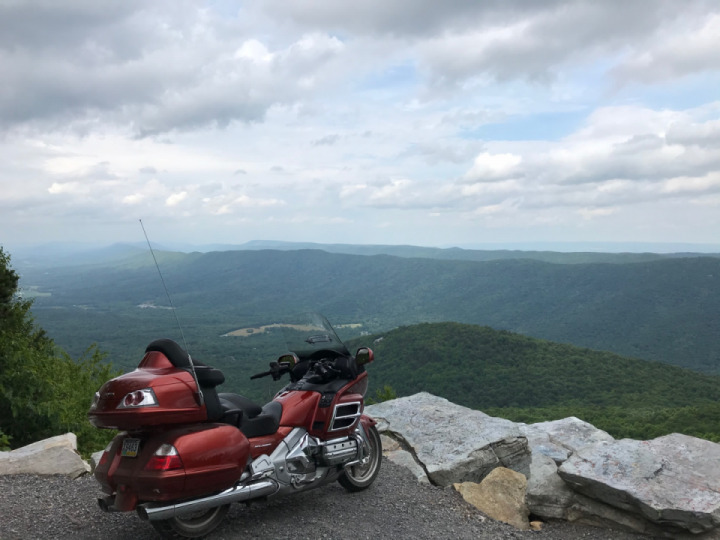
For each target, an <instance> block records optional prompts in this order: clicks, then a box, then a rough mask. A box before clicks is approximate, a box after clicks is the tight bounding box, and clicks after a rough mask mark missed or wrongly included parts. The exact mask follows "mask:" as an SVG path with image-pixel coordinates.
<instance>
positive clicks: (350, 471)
mask: <svg viewBox="0 0 720 540" xmlns="http://www.w3.org/2000/svg"><path fill="white" fill-rule="evenodd" d="M367 436H368V441H369V442H370V448H369V453H368V455H367V456H365V459H363V460H362V462H360V463H358V464H357V465H353V466H352V467H348V468H346V469H345V470H344V471H343V473H342V474H341V475H340V477H339V478H338V482H340V485H341V486H342V487H344V488H345V489H347V490H348V491H362V490H363V489H367V488H369V487H370V485H371V484H372V483H373V482H374V481H375V478H377V475H378V473H379V472H380V462H381V460H382V443H381V442H380V433H378V430H377V429H376V428H375V426H370V429H368V430H367Z"/></svg>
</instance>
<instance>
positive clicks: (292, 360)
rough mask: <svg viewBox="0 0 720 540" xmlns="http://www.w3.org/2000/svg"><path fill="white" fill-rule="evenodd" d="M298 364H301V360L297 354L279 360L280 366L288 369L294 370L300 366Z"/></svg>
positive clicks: (283, 356)
mask: <svg viewBox="0 0 720 540" xmlns="http://www.w3.org/2000/svg"><path fill="white" fill-rule="evenodd" d="M298 362H300V359H299V358H298V357H297V355H296V354H295V353H290V354H283V355H282V356H281V357H280V358H278V364H280V365H281V366H286V367H287V368H288V369H292V368H294V367H295V366H296V365H298Z"/></svg>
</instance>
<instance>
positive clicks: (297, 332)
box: [282, 313, 350, 360]
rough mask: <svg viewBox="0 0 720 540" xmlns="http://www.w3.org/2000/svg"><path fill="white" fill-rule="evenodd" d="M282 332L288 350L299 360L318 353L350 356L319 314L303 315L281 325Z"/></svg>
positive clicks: (328, 324)
mask: <svg viewBox="0 0 720 540" xmlns="http://www.w3.org/2000/svg"><path fill="white" fill-rule="evenodd" d="M282 330H283V335H284V337H285V343H286V345H287V348H288V350H289V351H290V352H293V353H295V354H296V355H297V356H298V358H299V359H300V360H305V359H307V358H310V357H313V355H314V354H315V353H318V352H319V351H333V352H335V353H337V354H339V355H342V356H350V353H349V352H348V350H347V347H345V345H344V344H343V342H342V341H340V338H339V337H338V336H337V334H336V333H335V330H333V327H332V326H331V325H330V323H329V322H328V320H327V319H326V318H325V317H323V316H322V315H320V314H319V313H305V314H303V315H301V316H300V317H298V318H297V319H294V320H293V322H292V323H286V324H283V325H282Z"/></svg>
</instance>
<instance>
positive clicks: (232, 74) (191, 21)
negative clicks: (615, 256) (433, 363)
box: [0, 0, 720, 248]
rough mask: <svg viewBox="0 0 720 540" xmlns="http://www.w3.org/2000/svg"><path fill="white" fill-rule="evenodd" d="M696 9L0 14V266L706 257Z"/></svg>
mask: <svg viewBox="0 0 720 540" xmlns="http://www.w3.org/2000/svg"><path fill="white" fill-rule="evenodd" d="M718 51H720V2H717V1H716V0H710V1H702V0H682V1H680V0H622V1H620V0H603V1H602V2H598V1H596V0H575V1H571V0H534V1H532V2H530V1H520V0H503V1H501V0H485V1H482V2H481V1H478V0H446V1H444V2H438V1H437V0H363V1H362V2H338V1H337V0H293V1H288V0H256V1H235V2H233V1H229V0H228V1H225V0H217V1H204V2H203V1H195V0H193V1H190V0H153V1H152V2H148V1H145V0H122V1H104V2H97V1H96V0H63V1H62V2H57V1H56V0H0V245H5V246H6V248H8V247H9V248H12V246H15V245H23V244H28V243H30V244H43V243H50V242H60V241H62V242H82V243H93V244H105V245H107V244H111V243H115V242H138V241H143V240H144V236H143V232H142V229H141V227H140V224H139V220H142V223H143V225H144V227H145V229H146V231H147V233H148V235H149V237H150V238H151V240H152V241H153V242H157V243H162V242H171V241H172V242H183V243H188V244H209V243H230V244H240V243H244V242H247V241H251V240H280V241H302V242H320V243H352V244H413V245H423V246H441V247H446V246H476V245H480V244H499V245H503V244H506V245H517V244H520V243H523V244H528V243H544V244H545V245H548V244H557V245H560V244H563V243H565V244H568V243H574V244H577V243H638V244H642V243H646V244H647V243H674V244H682V243H691V244H698V245H703V244H704V245H713V246H715V247H717V246H720V53H718Z"/></svg>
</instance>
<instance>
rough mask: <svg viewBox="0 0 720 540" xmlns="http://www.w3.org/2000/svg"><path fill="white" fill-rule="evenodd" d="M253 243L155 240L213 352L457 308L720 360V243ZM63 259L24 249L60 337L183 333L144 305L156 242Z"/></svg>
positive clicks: (642, 348)
mask: <svg viewBox="0 0 720 540" xmlns="http://www.w3.org/2000/svg"><path fill="white" fill-rule="evenodd" d="M247 247H248V248H250V249H244V250H233V251H213V252H207V253H201V252H193V253H181V252H168V251H157V250H156V255H157V258H158V261H159V263H160V267H161V270H162V273H163V275H164V279H165V281H166V283H167V286H168V289H169V292H170V293H171V295H172V299H173V302H174V304H175V306H176V307H177V313H178V316H179V318H180V320H181V322H183V324H184V325H187V327H186V328H185V330H186V333H187V334H189V340H190V341H193V342H194V346H196V347H198V346H199V347H200V348H201V350H206V351H208V354H210V353H213V354H224V355H234V353H233V351H232V346H231V345H227V343H223V345H222V346H220V345H218V343H219V341H221V340H218V339H217V338H218V336H220V335H222V334H224V333H226V332H228V331H230V330H232V329H235V328H237V327H241V326H243V325H246V324H247V325H250V324H256V323H267V322H272V321H273V320H277V319H278V318H280V317H283V316H284V315H286V314H287V313H290V312H297V311H308V310H311V311H320V312H322V313H324V314H325V315H326V316H327V317H328V318H329V319H330V320H331V321H332V322H333V323H359V324H361V325H362V326H361V329H360V331H364V332H368V333H375V332H381V331H385V330H388V329H391V328H393V327H396V326H403V325H409V324H415V323H420V322H439V321H456V322H463V323H471V324H479V325H486V326H490V327H492V328H495V329H498V330H510V331H513V332H518V333H521V334H524V335H527V336H531V337H536V338H542V339H548V340H552V341H558V342H563V343H571V344H574V345H578V346H582V347H589V348H593V349H599V350H606V351H612V352H616V353H618V354H622V355H626V356H632V357H637V358H642V359H646V360H654V361H661V362H664V363H668V364H674V365H678V366H683V367H689V368H691V369H694V370H697V371H702V372H706V373H720V349H719V348H718V346H717V338H716V336H718V335H720V317H718V316H717V315H718V313H720V281H719V280H720V258H719V257H718V256H717V255H713V254H653V253H593V252H585V253H561V252H540V251H538V252H521V251H504V250H496V251H480V250H462V249H457V248H455V249H438V248H423V247H414V246H342V245H334V246H319V247H322V248H323V249H292V248H293V247H297V246H294V245H287V244H283V245H276V246H275V247H281V248H283V249H272V250H270V249H261V248H263V247H264V245H258V244H251V245H250V246H247ZM254 248H257V249H254ZM331 251H336V252H331ZM339 251H344V252H343V253H340V252H339ZM347 252H352V253H347ZM358 253H361V254H358ZM390 253H392V254H390ZM56 261H57V265H58V266H59V267H56V268H52V269H49V268H48V266H47V264H38V263H33V262H32V260H28V259H22V258H21V259H20V260H19V261H18V260H17V259H14V263H15V264H16V266H17V267H18V269H19V271H20V272H21V273H22V274H23V278H22V282H21V284H22V286H23V287H25V288H26V289H27V290H28V291H29V292H30V291H35V292H40V293H45V294H46V296H39V297H38V298H37V300H36V303H35V307H34V313H35V315H36V317H37V318H38V321H39V323H40V324H41V325H42V326H43V327H44V328H46V330H48V332H49V333H50V334H51V336H52V337H54V338H55V339H56V340H57V341H58V343H59V344H60V345H61V346H64V347H67V348H68V349H69V350H71V352H74V353H77V352H78V350H79V348H80V347H86V346H87V344H89V343H92V342H97V343H99V344H100V346H101V348H103V349H105V350H108V351H110V352H111V353H112V354H113V355H115V356H116V357H118V358H120V359H121V361H120V363H121V364H123V363H128V364H130V363H131V362H132V361H136V360H135V358H136V357H133V356H132V355H134V354H136V353H137V351H136V350H130V351H129V350H128V345H127V343H128V340H129V339H134V340H136V341H138V347H140V346H141V345H144V344H145V343H146V342H145V339H146V338H147V340H148V341H149V340H150V339H152V338H154V337H156V336H157V333H158V332H166V331H169V332H173V331H174V332H175V333H176V334H177V331H176V330H173V326H174V324H175V321H174V319H172V318H171V316H170V315H169V314H159V313H158V311H157V310H148V309H141V308H138V306H140V305H145V306H148V305H151V306H158V307H162V306H165V307H167V305H168V300H167V297H166V295H165V292H164V290H163V288H162V284H161V282H160V280H159V278H158V274H157V271H156V269H155V268H154V266H153V260H152V257H151V255H150V253H149V251H148V250H147V248H146V247H145V249H143V248H142V247H140V246H127V245H117V246H113V247H112V248H108V249H106V250H101V251H98V252H90V253H85V254H82V255H79V254H75V255H72V256H70V257H65V258H57V259H56ZM48 293H49V295H47V294H48ZM213 341H215V342H217V343H215V344H212V343H211V342H213Z"/></svg>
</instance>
